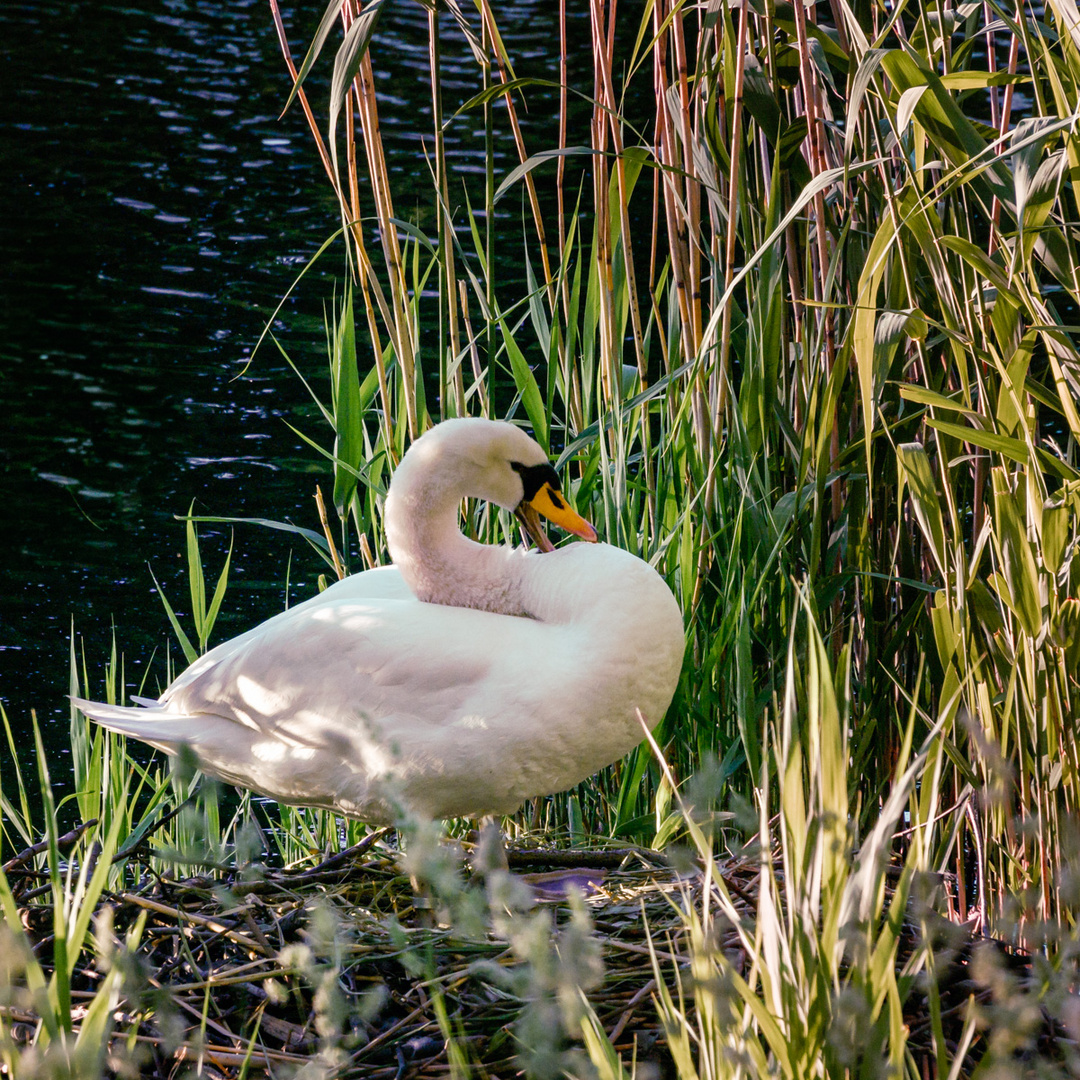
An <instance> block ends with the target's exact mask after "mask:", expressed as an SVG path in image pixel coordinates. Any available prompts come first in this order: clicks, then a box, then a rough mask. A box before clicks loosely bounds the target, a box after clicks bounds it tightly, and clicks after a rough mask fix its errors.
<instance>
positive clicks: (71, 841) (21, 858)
mask: <svg viewBox="0 0 1080 1080" xmlns="http://www.w3.org/2000/svg"><path fill="white" fill-rule="evenodd" d="M97 823H98V819H97V818H91V819H90V820H89V821H84V822H83V823H82V824H81V825H77V826H76V827H75V828H74V829H72V830H71V831H70V832H66V833H64V835H63V836H61V837H58V838H57V841H56V846H57V847H58V848H60V849H61V850H63V849H64V848H69V847H74V846H75V844H76V842H77V841H78V839H79V837H80V836H82V834H83V833H84V832H86V830H87V829H92V828H93V827H94V826H95V825H96V824H97ZM48 850H49V841H48V840H39V841H38V842H37V843H36V844H31V845H30V847H28V848H26V849H25V850H24V851H20V852H19V854H18V855H14V856H12V858H10V859H8V861H7V862H6V863H4V865H3V867H2V869H3V871H4V873H5V874H10V873H11V871H12V870H14V869H15V868H16V867H18V866H21V865H22V864H23V863H25V862H29V861H30V860H31V859H32V858H33V857H34V856H35V855H40V854H41V853H42V852H43V851H48Z"/></svg>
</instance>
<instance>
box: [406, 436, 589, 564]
mask: <svg viewBox="0 0 1080 1080" xmlns="http://www.w3.org/2000/svg"><path fill="white" fill-rule="evenodd" d="M404 491H407V492H408V494H407V495H406V499H407V500H408V502H409V503H411V510H412V512H413V513H414V514H415V513H420V514H424V513H425V512H432V511H434V510H435V508H436V507H441V506H442V505H444V504H445V503H446V502H449V503H450V504H451V505H454V506H456V505H457V503H458V502H460V500H461V499H463V498H474V499H484V500H485V501H487V502H491V503H494V504H495V505H496V506H501V507H502V508H503V509H505V510H512V511H514V513H515V514H516V515H517V516H518V518H519V519H520V520H521V522H522V524H523V525H524V527H525V528H526V529H527V531H528V533H529V535H530V537H531V538H532V540H533V542H534V543H535V544H536V545H537V547H539V548H540V550H541V551H551V550H552V544H551V541H550V540H548V538H547V536H546V535H545V534H544V530H543V528H542V527H541V525H540V518H541V517H545V518H547V519H548V520H549V521H551V522H553V523H554V524H555V525H558V526H559V527H560V528H562V529H565V530H566V531H567V532H570V533H573V534H574V535H575V536H579V537H581V538H582V539H584V540H590V541H595V540H596V530H595V529H593V527H592V526H591V525H590V524H589V523H588V522H587V521H586V520H585V519H584V518H582V517H579V516H578V514H576V513H575V512H574V511H573V510H572V509H571V508H570V505H569V503H567V502H566V500H565V499H564V498H563V496H562V492H561V489H560V485H559V477H558V474H557V473H556V472H555V470H554V469H553V468H552V466H551V462H550V461H549V460H548V457H547V455H546V454H545V453H544V451H543V449H542V448H541V447H540V445H539V444H538V443H537V442H536V441H535V440H533V439H531V438H530V437H529V436H528V435H526V434H525V432H524V431H522V430H521V429H520V428H518V427H515V426H514V425H513V424H508V423H505V422H503V421H498V420H483V419H479V418H472V417H462V418H459V419H455V420H444V421H443V422H442V423H441V424H438V425H436V426H435V427H433V428H432V429H431V430H430V431H428V432H427V433H426V434H424V435H423V436H422V437H421V438H419V439H417V440H416V442H415V443H413V445H412V446H411V447H410V448H409V450H408V452H407V453H406V454H405V456H404V458H402V460H401V464H400V465H399V466H398V468H397V471H396V472H395V473H394V478H393V483H392V485H391V489H390V501H391V502H393V501H396V499H397V497H398V496H399V495H400V493H402V492H404ZM388 509H389V506H388Z"/></svg>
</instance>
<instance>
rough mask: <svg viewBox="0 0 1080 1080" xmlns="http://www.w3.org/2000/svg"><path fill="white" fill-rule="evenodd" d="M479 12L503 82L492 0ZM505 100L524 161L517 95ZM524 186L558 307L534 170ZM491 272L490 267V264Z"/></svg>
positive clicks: (551, 299)
mask: <svg viewBox="0 0 1080 1080" xmlns="http://www.w3.org/2000/svg"><path fill="white" fill-rule="evenodd" d="M480 12H481V16H482V18H483V20H484V26H485V27H486V28H487V31H488V39H489V40H490V41H491V44H492V53H493V55H494V57H495V66H496V69H497V70H498V73H499V81H500V82H501V83H503V85H505V84H507V83H508V82H510V81H511V79H512V78H513V72H512V71H510V72H508V71H507V68H508V67H509V64H510V60H509V57H507V55H506V50H505V49H504V48H503V45H502V38H501V37H500V35H499V28H498V27H497V26H496V25H495V17H494V15H492V13H491V4H490V3H489V0H480ZM503 102H504V104H505V105H506V115H507V119H508V120H509V121H510V130H511V132H512V133H513V136H514V146H515V147H516V148H517V153H518V160H519V161H520V162H521V163H522V164H523V165H524V164H525V162H526V161H528V160H529V155H528V151H527V150H526V148H525V137H524V135H522V133H521V122H520V121H519V120H518V114H517V106H516V105H515V104H514V95H513V94H512V93H511V92H510V91H507V92H506V93H505V94H503ZM524 181H525V190H526V192H527V193H528V196H529V208H530V210H531V211H532V216H533V225H534V227H535V229H536V239H537V242H538V243H539V246H540V259H541V262H542V264H543V269H544V287H545V290H546V292H547V294H548V303H549V304H550V306H551V310H552V312H553V313H554V311H555V292H554V276H553V274H552V272H551V258H550V256H549V254H548V245H547V229H546V227H545V226H544V215H543V214H542V213H541V211H540V199H539V196H538V195H537V194H536V181H535V180H534V179H533V175H532V173H531V172H528V173H526V174H525V177H524ZM488 272H489V273H491V272H492V269H491V267H488Z"/></svg>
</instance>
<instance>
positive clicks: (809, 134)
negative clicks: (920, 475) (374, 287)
mask: <svg viewBox="0 0 1080 1080" xmlns="http://www.w3.org/2000/svg"><path fill="white" fill-rule="evenodd" d="M793 10H794V12H795V34H796V38H797V40H798V45H799V84H800V87H801V89H802V95H803V106H804V108H805V109H806V138H807V147H808V149H809V158H810V168H811V171H812V173H813V175H814V176H815V177H816V176H820V175H821V173H823V172H825V170H826V169H827V168H828V162H827V161H826V153H825V145H824V138H825V125H824V120H823V117H822V110H823V105H822V101H821V95H820V88H819V85H818V78H817V74H816V72H815V70H814V66H813V63H812V62H811V58H810V45H809V35H808V33H807V29H806V25H807V18H806V9H805V7H804V6H803V5H802V4H795V5H794V7H793ZM814 232H815V239H816V241H817V245H816V247H817V264H818V266H817V273H816V274H815V275H814V281H813V286H814V300H815V301H817V302H818V303H819V304H820V303H822V301H823V300H824V299H825V296H824V292H823V289H824V284H825V279H826V276H827V275H828V273H829V265H830V261H831V260H830V257H829V243H828V228H827V219H826V215H825V193H824V192H823V191H819V192H818V193H817V194H816V195H815V196H814ZM820 312H821V314H820V316H819V326H820V328H821V332H822V340H823V344H824V348H825V368H824V372H823V374H824V377H825V379H826V380H828V378H829V376H830V375H831V373H832V368H833V363H834V361H835V359H836V344H835V342H834V340H833V318H832V315H831V313H830V311H829V309H828V308H827V307H822V308H821V309H820ZM830 422H831V425H832V433H831V436H830V443H829V461H830V464H832V463H834V462H835V461H836V459H837V458H838V457H839V456H840V428H839V425H838V423H837V413H836V412H835V411H834V413H833V416H832V418H831V421H830ZM842 511H843V491H842V489H841V486H840V484H839V482H837V483H834V484H833V485H832V515H833V520H834V521H835V520H838V519H839V517H840V515H841V513H842Z"/></svg>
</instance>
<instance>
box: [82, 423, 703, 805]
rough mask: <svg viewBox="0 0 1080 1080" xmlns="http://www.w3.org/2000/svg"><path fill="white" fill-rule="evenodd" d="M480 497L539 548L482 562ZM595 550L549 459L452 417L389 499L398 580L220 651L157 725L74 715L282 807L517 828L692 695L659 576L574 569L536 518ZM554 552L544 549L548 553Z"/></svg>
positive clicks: (624, 569) (619, 559)
mask: <svg viewBox="0 0 1080 1080" xmlns="http://www.w3.org/2000/svg"><path fill="white" fill-rule="evenodd" d="M467 496H471V497H475V498H479V499H486V500H488V501H490V502H493V503H495V504H496V505H498V506H501V507H505V508H507V509H512V510H515V511H516V512H517V513H518V516H519V517H521V518H522V519H523V521H525V522H526V523H527V524H528V525H529V527H530V532H533V533H534V536H535V538H537V542H538V546H540V547H541V548H542V549H543V550H542V552H527V551H525V550H524V549H520V548H518V549H515V548H511V547H496V546H492V545H484V544H477V543H475V542H474V541H472V540H469V539H467V538H466V537H464V536H463V535H462V534H461V532H460V530H459V527H458V515H459V507H460V503H461V500H462V499H463V498H464V497H467ZM537 511H539V513H541V514H543V515H544V516H546V517H548V518H549V519H551V520H553V521H554V522H555V523H556V524H559V525H561V526H562V527H563V528H565V529H568V530H569V531H571V532H574V533H576V534H577V535H578V536H582V537H584V538H585V539H589V540H595V539H596V533H595V532H594V531H593V529H592V527H591V526H590V525H589V524H588V523H587V522H586V521H584V520H583V519H582V518H580V517H578V515H577V514H575V513H574V512H573V511H572V510H571V509H570V508H569V507H568V506H567V505H566V504H565V503H564V502H563V500H562V498H561V497H560V493H559V481H558V477H557V475H556V473H555V471H554V469H552V467H551V465H550V463H549V462H548V460H547V457H546V456H545V454H544V452H543V450H541V448H540V447H539V446H538V445H537V443H535V442H534V441H533V440H532V439H530V438H529V437H528V436H527V435H526V434H525V433H524V432H522V431H521V430H519V429H518V428H516V427H514V426H513V425H511V424H508V423H501V422H495V421H489V420H479V419H459V420H448V421H445V422H444V423H442V424H439V425H437V426H436V427H434V428H432V429H431V430H430V431H429V432H428V433H427V434H425V435H424V436H423V437H422V438H420V439H418V440H417V441H416V443H415V444H414V445H413V446H412V447H411V448H410V449H409V451H408V452H407V453H406V454H405V456H404V458H403V459H402V461H401V464H400V465H399V466H398V468H397V470H396V472H395V473H394V476H393V481H392V483H391V486H390V492H389V494H388V496H387V499H386V507H385V523H386V538H387V544H388V546H389V548H390V554H391V556H392V557H393V561H394V565H393V566H390V567H383V568H379V569H376V570H369V571H367V572H366V573H362V574H356V575H354V576H352V577H348V578H346V579H345V580H343V581H340V582H338V583H337V584H335V585H332V586H331V587H330V588H328V589H326V590H325V591H324V592H323V593H321V594H320V595H319V596H316V597H313V598H312V599H310V600H308V601H306V602H305V603H302V604H299V605H297V606H296V607H293V608H291V609H289V610H288V611H285V612H282V613H281V614H280V615H276V616H274V617H273V618H271V619H269V620H267V621H266V622H264V623H262V624H261V625H260V626H257V627H255V628H254V629H253V630H249V631H248V632H247V633H245V634H241V635H240V636H239V637H236V638H233V639H232V640H231V641H227V642H225V643H224V644H222V645H219V646H217V648H215V649H212V650H211V651H210V652H208V653H207V654H206V655H205V656H203V657H201V658H200V659H199V660H197V661H196V662H195V663H194V664H192V665H191V667H189V668H188V669H187V671H185V672H184V673H183V674H182V675H180V676H179V678H177V679H176V680H175V681H174V682H173V683H172V685H171V686H170V687H169V688H168V689H167V690H166V691H165V693H164V694H162V696H161V699H160V701H158V702H152V701H147V702H143V703H142V705H141V706H139V707H129V708H123V707H116V706H109V705H103V704H98V703H93V702H89V701H83V700H81V699H75V703H76V705H78V707H79V708H80V709H82V711H83V712H84V713H85V714H86V715H87V716H89V717H91V718H92V719H94V720H96V721H97V722H98V723H100V724H102V725H104V726H105V727H107V728H110V729H112V730H113V731H118V732H122V733H123V734H126V735H132V736H135V737H136V738H138V739H141V740H143V741H144V742H147V743H149V744H150V745H151V746H154V747H157V748H158V749H161V750H164V751H166V752H168V753H176V752H177V751H178V750H179V749H180V748H181V747H182V746H184V745H188V746H190V747H191V749H192V750H193V751H194V752H195V755H196V757H197V759H198V762H199V765H200V767H201V768H202V769H203V770H204V771H205V772H206V773H208V774H210V775H211V776H216V777H218V778H220V779H222V780H226V781H229V782H231V783H235V784H239V785H242V786H244V787H248V788H252V789H254V790H255V791H258V792H261V793H263V794H264V795H268V796H270V797H271V798H274V799H277V800H278V801H280V802H285V803H295V804H300V805H307V806H322V807H327V808H329V809H332V810H336V811H338V812H339V813H343V814H346V815H349V816H352V817H357V818H360V819H362V820H365V821H369V822H372V823H381V822H389V821H392V820H393V819H394V818H395V816H396V815H397V813H398V811H399V810H400V808H402V807H408V808H410V809H412V810H414V811H417V812H420V813H422V814H425V815H428V816H430V817H435V818H439V817H457V816H479V815H482V814H497V813H511V812H513V811H514V810H515V809H517V807H518V806H520V805H521V803H522V802H523V801H524V800H525V799H527V798H529V797H532V796H536V795H545V794H549V793H553V792H557V791H562V790H564V789H566V788H568V787H571V786H573V785H574V784H577V783H579V782H580V781H581V780H584V779H585V778H586V777H588V776H590V775H592V773H594V772H596V771H597V770H598V769H600V768H602V767H603V766H604V765H607V764H609V763H611V762H612V761H615V760H616V759H618V758H619V757H621V756H622V755H623V754H625V753H627V752H628V751H629V750H631V749H632V748H633V747H634V746H635V745H636V744H637V743H638V742H639V741H640V740H641V738H642V731H641V726H640V723H639V721H638V719H637V715H636V710H640V711H641V713H642V714H643V715H644V716H645V717H646V718H647V720H648V722H649V723H650V724H651V725H655V724H656V723H657V722H658V721H659V720H660V719H661V717H662V716H663V714H664V711H665V710H666V709H667V707H668V704H669V703H670V701H671V697H672V695H673V693H674V691H675V686H676V683H677V682H678V679H679V671H680V669H681V666H682V657H683V647H684V637H683V622H682V615H681V613H680V611H679V607H678V605H677V604H676V602H675V598H674V597H673V596H672V594H671V591H670V590H669V589H668V587H667V585H666V584H665V583H664V582H663V580H662V579H661V578H660V576H659V575H658V574H657V573H656V572H655V571H654V570H653V569H652V567H650V566H649V565H648V564H647V563H645V562H643V561H642V560H641V559H638V558H636V557H635V556H633V555H630V554H629V553H627V552H625V551H621V550H619V549H618V548H614V547H610V546H608V545H607V544H595V543H589V544H580V543H579V544H571V545H569V546H567V547H564V548H561V549H560V550H558V551H555V550H553V549H552V547H551V544H550V542H548V541H547V538H546V537H544V536H543V530H542V529H540V527H539V522H538V520H537V518H536V512H537ZM540 538H542V539H540Z"/></svg>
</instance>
